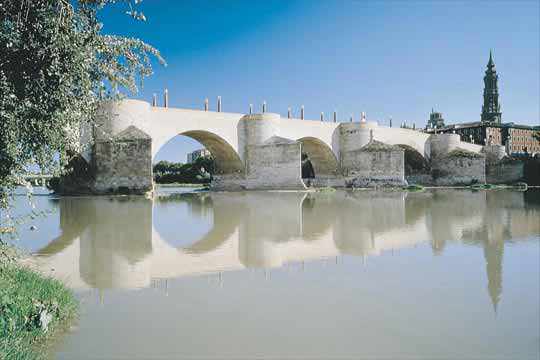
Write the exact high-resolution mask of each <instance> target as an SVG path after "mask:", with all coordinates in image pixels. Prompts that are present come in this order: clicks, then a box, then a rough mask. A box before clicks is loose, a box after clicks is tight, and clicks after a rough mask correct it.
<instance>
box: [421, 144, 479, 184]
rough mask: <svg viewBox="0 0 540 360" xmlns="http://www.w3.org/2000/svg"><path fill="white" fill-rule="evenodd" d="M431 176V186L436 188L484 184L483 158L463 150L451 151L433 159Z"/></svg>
mask: <svg viewBox="0 0 540 360" xmlns="http://www.w3.org/2000/svg"><path fill="white" fill-rule="evenodd" d="M431 175H432V182H433V185H437V186H455V185H472V184H484V183H485V182H486V174H485V157H484V156H483V155H479V154H475V153H470V152H467V151H464V150H458V151H452V152H450V153H449V154H447V155H445V156H441V157H437V158H436V159H433V161H432V163H431Z"/></svg>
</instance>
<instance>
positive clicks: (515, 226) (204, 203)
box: [34, 190, 540, 309]
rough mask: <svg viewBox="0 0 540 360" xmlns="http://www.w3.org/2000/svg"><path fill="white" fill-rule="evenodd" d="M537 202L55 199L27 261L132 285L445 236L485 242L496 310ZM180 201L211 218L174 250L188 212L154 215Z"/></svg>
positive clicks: (96, 284) (390, 196)
mask: <svg viewBox="0 0 540 360" xmlns="http://www.w3.org/2000/svg"><path fill="white" fill-rule="evenodd" d="M539 199H540V193H539V192H533V191H527V192H518V191H488V192H484V191H478V192H473V191H450V190H437V191H433V192H421V193H404V192H372V191H370V192H364V191H357V192H336V193H330V194H325V193H294V192H293V193H285V192H282V193H280V192H251V193H230V194H229V193H213V194H209V193H204V194H194V193H191V194H182V195H172V196H167V197H161V198H157V199H156V200H154V201H152V200H147V199H141V198H110V199H108V198H63V199H60V200H59V201H58V204H57V206H58V208H59V212H60V227H61V235H60V236H58V237H57V238H55V239H53V240H51V241H50V243H49V244H48V245H47V246H46V247H44V248H42V249H41V250H39V251H38V252H37V253H36V256H35V258H34V260H35V262H36V264H37V265H38V266H39V267H40V268H41V269H42V271H45V272H49V273H50V274H52V275H53V276H55V277H57V278H59V279H62V280H63V281H65V282H66V283H67V284H68V285H70V286H72V287H73V288H80V289H84V288H98V289H108V288H141V287H148V286H150V284H151V282H152V279H168V278H175V277H180V276H190V275H196V274H201V273H212V272H215V273H221V272H223V271H230V270H237V269H244V268H272V267H279V266H282V265H284V264H286V263H290V262H305V261H309V260H314V259H322V258H329V257H336V256H340V255H351V256H360V257H363V258H365V257H368V256H375V255H379V254H381V253H382V252H385V251H395V250H398V249H401V248H408V247H413V246H416V245H417V244H422V243H429V244H430V246H431V248H432V251H433V254H434V255H440V254H442V253H443V252H444V250H445V247H446V246H448V244H449V243H452V242H462V243H465V244H469V245H476V246H481V247H482V248H483V249H484V257H485V260H486V268H485V271H486V272H487V277H488V291H489V295H490V297H491V299H492V303H493V306H494V308H495V309H496V308H497V304H498V303H499V301H500V297H501V294H502V286H503V285H502V267H503V256H504V246H505V244H504V243H505V241H512V242H514V241H521V240H526V239H531V236H538V235H540V222H539V221H538V219H539V218H540V200H539ZM179 206H184V207H186V206H187V209H188V214H189V216H190V219H191V220H193V221H195V220H196V219H201V218H202V219H208V218H211V219H212V224H211V228H210V229H209V230H208V232H206V233H205V234H204V235H203V236H200V237H197V238H194V239H191V241H190V244H189V245H186V246H181V247H179V246H175V245H173V244H177V243H178V241H177V240H178V239H174V238H171V235H170V234H177V235H175V236H177V237H186V236H187V235H186V234H187V233H186V231H185V230H186V229H187V228H189V227H190V226H191V224H190V221H187V223H186V222H174V221H173V222H168V223H166V224H163V223H162V224H160V225H159V226H158V227H156V224H157V223H158V222H156V221H153V217H154V219H155V218H158V217H159V216H160V214H161V212H162V211H165V210H166V211H168V212H171V211H172V212H174V211H175V209H177V208H178V207H179ZM163 226H166V227H169V229H164V228H163ZM171 229H172V230H174V231H171ZM161 234H169V235H167V236H162V235H161ZM479 270H480V269H479ZM482 270H483V269H482Z"/></svg>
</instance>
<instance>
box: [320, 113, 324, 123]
mask: <svg viewBox="0 0 540 360" xmlns="http://www.w3.org/2000/svg"><path fill="white" fill-rule="evenodd" d="M321 121H324V113H323V112H321Z"/></svg>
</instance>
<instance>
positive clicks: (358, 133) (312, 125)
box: [83, 100, 483, 192]
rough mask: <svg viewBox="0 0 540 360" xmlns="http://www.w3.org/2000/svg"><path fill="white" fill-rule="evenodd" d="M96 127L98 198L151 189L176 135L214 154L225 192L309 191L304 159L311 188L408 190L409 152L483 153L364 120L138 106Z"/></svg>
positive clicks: (123, 108)
mask: <svg viewBox="0 0 540 360" xmlns="http://www.w3.org/2000/svg"><path fill="white" fill-rule="evenodd" d="M97 123H98V124H99V125H97V126H96V127H95V128H94V129H93V131H92V133H90V132H88V131H87V132H86V134H83V140H84V141H86V142H87V141H88V140H89V138H90V136H92V137H93V140H95V142H94V147H93V149H92V150H91V149H89V150H88V151H86V152H85V153H84V157H85V158H86V159H87V160H91V161H93V163H94V164H95V169H96V185H95V188H96V190H97V191H98V192H110V191H116V190H118V189H122V188H125V189H126V190H130V191H135V192H137V191H141V192H144V191H147V190H149V189H151V187H152V169H151V167H152V159H153V158H154V157H155V155H156V154H157V153H158V152H159V150H160V149H161V148H162V147H163V146H164V145H165V144H166V143H167V142H168V141H169V140H171V139H172V138H173V137H175V136H177V135H184V136H188V137H190V138H193V139H195V140H197V141H198V142H200V143H201V144H202V145H204V147H206V148H207V149H208V150H209V151H210V152H211V153H212V155H213V156H214V157H215V159H216V168H217V169H216V175H215V176H214V179H213V182H212V186H213V187H214V188H215V189H224V190H241V189H305V188H306V184H305V182H304V180H303V179H302V176H301V154H302V153H305V154H307V155H308V157H309V159H310V160H311V162H312V164H313V167H314V171H315V179H311V180H310V183H311V185H315V186H338V187H339V186H347V185H349V186H351V185H352V186H363V185H367V186H370V185H378V184H386V185H388V184H390V185H404V184H406V178H405V175H406V174H405V166H404V162H405V160H406V159H405V157H404V156H405V155H404V153H406V152H404V150H403V149H404V148H407V149H410V151H414V152H416V153H417V155H418V156H420V157H421V158H423V159H425V160H426V161H430V160H432V159H433V158H435V157H436V156H438V155H443V154H445V153H448V152H450V151H451V150H453V149H456V148H461V149H463V150H468V151H471V152H474V153H479V152H480V151H481V150H482V147H481V146H478V145H473V144H469V143H464V142H461V141H460V140H459V136H458V135H455V134H446V135H442V134H441V135H429V134H426V133H423V132H421V131H416V130H410V129H402V128H391V127H386V126H379V125H378V124H377V123H376V122H370V121H366V120H365V119H363V120H362V121H361V122H328V121H326V122H325V121H314V120H304V119H294V118H292V119H291V118H282V117H280V115H279V114H274V113H260V114H239V113H226V112H214V111H204V110H188V109H176V108H169V107H158V106H151V105H150V104H149V103H147V102H144V101H139V100H123V101H120V102H115V103H109V104H107V105H106V106H104V107H103V109H102V110H101V112H100V114H99V116H98V121H97ZM90 134H91V135H90ZM395 145H402V147H398V146H395ZM478 180H479V181H480V182H483V181H482V179H478Z"/></svg>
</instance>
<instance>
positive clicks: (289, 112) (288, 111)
mask: <svg viewBox="0 0 540 360" xmlns="http://www.w3.org/2000/svg"><path fill="white" fill-rule="evenodd" d="M290 118H292V113H291V108H290V107H289V108H287V119H290Z"/></svg>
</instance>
